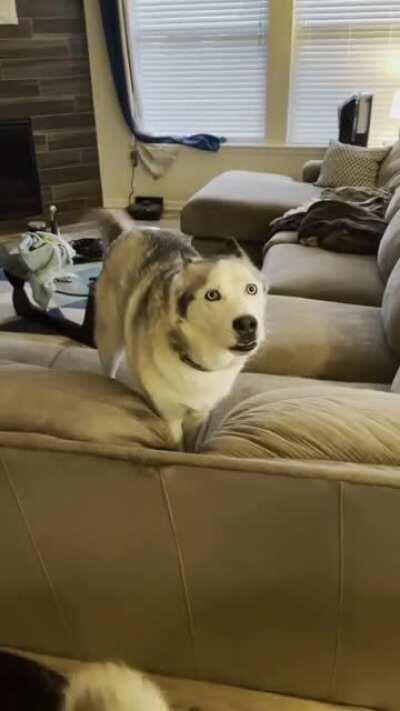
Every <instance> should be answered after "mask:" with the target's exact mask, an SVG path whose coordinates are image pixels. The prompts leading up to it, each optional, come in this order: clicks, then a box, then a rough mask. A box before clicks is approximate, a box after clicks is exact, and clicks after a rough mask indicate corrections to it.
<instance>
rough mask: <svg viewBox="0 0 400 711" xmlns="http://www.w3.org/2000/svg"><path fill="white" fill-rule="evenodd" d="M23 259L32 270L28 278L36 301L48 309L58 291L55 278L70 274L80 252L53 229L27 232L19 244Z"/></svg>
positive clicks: (28, 268) (20, 254)
mask: <svg viewBox="0 0 400 711" xmlns="http://www.w3.org/2000/svg"><path fill="white" fill-rule="evenodd" d="M18 252H19V256H20V259H21V261H22V262H23V264H24V266H25V267H26V269H27V270H28V272H29V275H28V280H29V284H30V286H31V289H32V295H33V298H34V300H35V301H36V303H37V304H39V306H40V307H41V308H42V309H47V308H48V305H49V302H50V299H51V296H52V294H53V292H54V290H55V284H54V280H55V278H56V277H58V276H67V275H68V271H67V269H68V268H71V267H73V257H74V256H75V254H76V252H75V250H74V249H73V247H71V245H70V244H69V243H68V242H67V241H66V240H65V239H63V238H62V237H60V236H59V235H53V234H52V233H51V232H26V233H25V234H24V235H22V241H21V242H20V244H19V246H18Z"/></svg>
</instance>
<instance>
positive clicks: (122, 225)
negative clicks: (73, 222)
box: [92, 208, 137, 252]
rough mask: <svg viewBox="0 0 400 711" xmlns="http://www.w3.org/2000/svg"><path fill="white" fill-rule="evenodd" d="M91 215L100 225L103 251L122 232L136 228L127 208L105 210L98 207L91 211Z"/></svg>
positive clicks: (106, 249)
mask: <svg viewBox="0 0 400 711" xmlns="http://www.w3.org/2000/svg"><path fill="white" fill-rule="evenodd" d="M92 215H93V217H94V219H95V220H96V222H97V224H98V225H99V226H100V231H101V234H102V239H103V248H104V251H105V252H106V251H108V248H109V247H110V245H111V244H112V243H113V242H115V240H116V239H117V237H119V236H120V235H121V234H122V233H123V232H131V231H132V230H135V229H137V225H135V222H134V220H133V219H132V217H131V216H130V214H129V212H127V210H106V209H102V208H99V209H97V210H93V211H92Z"/></svg>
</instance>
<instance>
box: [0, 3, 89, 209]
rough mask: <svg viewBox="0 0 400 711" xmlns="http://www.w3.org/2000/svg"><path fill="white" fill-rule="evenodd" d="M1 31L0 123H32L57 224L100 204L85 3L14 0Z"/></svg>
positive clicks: (43, 182) (47, 197)
mask: <svg viewBox="0 0 400 711" xmlns="http://www.w3.org/2000/svg"><path fill="white" fill-rule="evenodd" d="M17 10H18V17H19V24H18V25H15V26H12V25H7V26H5V25H0V118H22V117H24V118H25V117H28V116H29V117H31V119H32V126H33V132H34V140H35V147H36V153H37V158H38V166H39V174H40V182H41V190H42V198H43V203H44V206H45V209H46V208H47V206H48V205H49V204H50V203H52V202H54V203H56V204H57V206H58V207H59V210H60V217H61V220H62V222H64V223H65V222H71V221H75V220H77V219H79V217H80V216H81V215H82V214H83V213H84V212H85V211H86V210H87V209H88V208H90V207H95V206H98V205H101V187H100V176H99V162H98V154H97V146H96V132H95V124H94V112H93V104H92V95H91V83H90V71H89V60H88V52H87V46H86V31H85V20H84V14H83V2H82V0H17Z"/></svg>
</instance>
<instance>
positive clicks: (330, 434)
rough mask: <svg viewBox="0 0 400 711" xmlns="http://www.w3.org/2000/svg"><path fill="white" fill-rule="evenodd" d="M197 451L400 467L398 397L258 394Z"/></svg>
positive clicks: (332, 392) (308, 391) (348, 392)
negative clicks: (395, 465)
mask: <svg viewBox="0 0 400 711" xmlns="http://www.w3.org/2000/svg"><path fill="white" fill-rule="evenodd" d="M198 451H201V452H203V453H211V452H213V453H218V454H226V453H228V452H229V454H230V455H231V456H232V455H233V456H237V457H249V458H269V457H279V458H290V459H292V458H293V459H306V460H308V459H318V460H323V459H325V460H329V461H346V462H362V463H368V464H386V465H393V464H397V465H399V464H400V395H395V394H393V393H384V392H373V391H366V390H355V389H351V388H349V389H346V388H332V387H324V386H320V387H315V388H303V387H300V388H298V387H294V388H287V389H284V390H274V391H272V392H270V393H268V394H267V393H262V394H261V395H256V396H254V397H251V398H248V399H247V400H244V401H242V402H241V403H239V404H238V405H237V406H236V407H233V408H232V410H231V411H230V412H229V414H228V416H227V417H226V418H225V419H224V421H223V422H222V423H221V424H220V425H219V427H218V428H217V429H216V430H215V431H212V430H209V431H208V433H207V436H206V437H205V439H204V440H203V441H202V442H200V443H199V444H198Z"/></svg>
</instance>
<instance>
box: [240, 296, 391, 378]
mask: <svg viewBox="0 0 400 711" xmlns="http://www.w3.org/2000/svg"><path fill="white" fill-rule="evenodd" d="M266 333H267V336H266V339H265V342H264V344H263V345H262V346H261V347H260V348H259V350H258V351H257V352H256V353H255V355H254V356H253V357H252V358H250V359H249V361H248V362H247V365H246V370H247V371H252V372H258V373H275V374H279V375H297V376H303V377H309V378H321V379H328V380H342V381H359V382H371V383H389V382H391V381H392V380H393V377H394V375H395V372H396V370H397V365H398V357H397V356H396V354H395V353H394V352H393V351H392V350H391V349H390V348H389V346H388V344H387V341H386V338H385V334H384V329H383V323H382V318H381V309H379V308H375V307H373V306H359V305H355V304H339V303H335V302H332V301H317V300H314V299H300V298H295V297H292V296H270V297H269V298H268V301H267V308H266Z"/></svg>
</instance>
